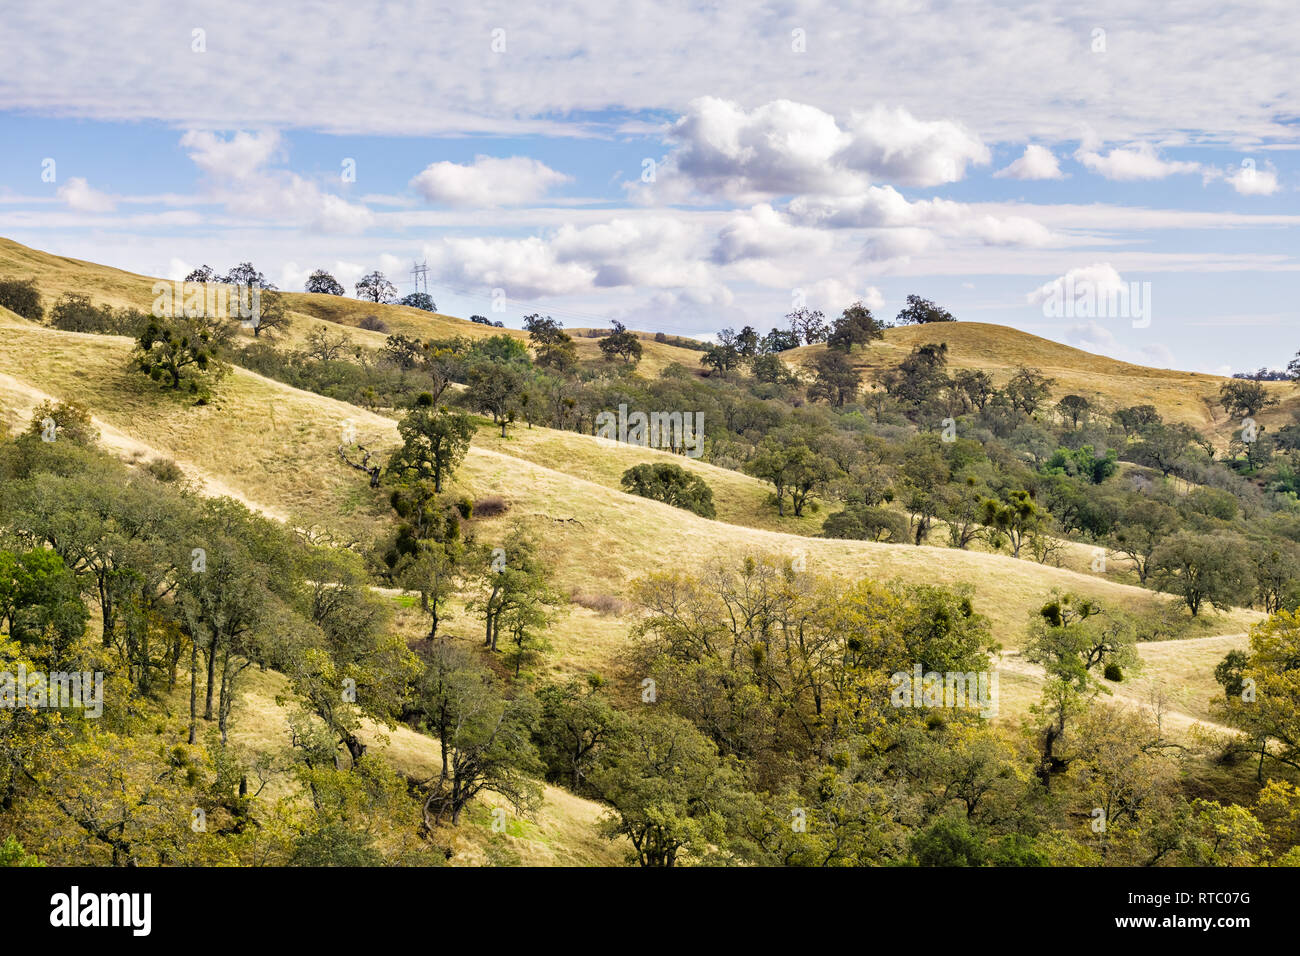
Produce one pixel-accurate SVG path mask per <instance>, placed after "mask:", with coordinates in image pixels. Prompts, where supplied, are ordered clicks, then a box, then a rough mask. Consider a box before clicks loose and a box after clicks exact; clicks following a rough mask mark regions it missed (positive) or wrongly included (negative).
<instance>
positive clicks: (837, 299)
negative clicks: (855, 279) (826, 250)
mask: <svg viewBox="0 0 1300 956" xmlns="http://www.w3.org/2000/svg"><path fill="white" fill-rule="evenodd" d="M799 291H800V292H802V293H803V294H804V298H805V300H806V301H807V303H808V307H809V308H811V309H821V310H822V311H823V312H825V313H826V316H827V318H835V317H836V316H838V315H839V313H840V311H841V310H843V309H845V308H847V307H848V306H850V305H852V304H853V303H854V302H861V303H862V304H863V305H865V306H866V307H867V308H868V309H870V310H871V311H872V312H879V311H880V310H881V309H883V308H884V307H885V297H884V295H883V294H882V293H881V291H880V290H879V289H877V288H876V287H875V286H873V285H856V286H855V285H854V284H852V283H851V282H842V281H840V280H839V279H819V280H818V281H817V282H814V283H812V284H810V285H808V286H807V287H806V288H803V289H800V290H799Z"/></svg>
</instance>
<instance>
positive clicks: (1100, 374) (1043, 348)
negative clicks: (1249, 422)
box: [785, 322, 1300, 440]
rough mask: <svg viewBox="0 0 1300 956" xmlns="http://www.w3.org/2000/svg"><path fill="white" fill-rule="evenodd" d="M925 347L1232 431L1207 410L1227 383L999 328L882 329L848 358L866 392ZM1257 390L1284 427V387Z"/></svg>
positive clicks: (799, 357)
mask: <svg viewBox="0 0 1300 956" xmlns="http://www.w3.org/2000/svg"><path fill="white" fill-rule="evenodd" d="M931 343H933V344H939V343H944V344H946V345H947V346H948V365H949V368H950V369H959V368H972V369H982V370H984V371H986V372H988V373H989V374H990V375H992V376H993V379H994V381H995V382H996V383H997V384H998V385H1003V384H1005V383H1006V381H1007V379H1009V378H1010V377H1011V376H1012V375H1013V374H1014V373H1015V370H1016V368H1017V367H1018V366H1020V365H1026V366H1029V367H1032V368H1037V369H1040V370H1042V371H1043V372H1044V373H1046V374H1047V375H1049V376H1051V377H1052V378H1054V379H1056V384H1055V386H1054V387H1053V389H1052V395H1053V398H1057V399H1059V398H1060V397H1061V396H1063V395H1067V394H1076V395H1082V396H1084V397H1085V398H1087V399H1088V400H1089V401H1091V402H1094V403H1097V404H1099V405H1100V406H1101V407H1103V408H1108V409H1115V408H1124V407H1127V406H1129V405H1144V404H1149V405H1154V406H1155V407H1156V409H1157V410H1158V411H1159V412H1160V414H1161V415H1162V416H1163V417H1164V418H1165V419H1166V420H1167V421H1171V422H1184V423H1186V424H1188V425H1192V426H1193V427H1195V428H1198V429H1201V430H1203V431H1206V432H1209V433H1212V434H1214V435H1215V436H1216V437H1217V438H1219V439H1225V440H1226V438H1227V436H1228V434H1229V433H1230V432H1231V431H1232V430H1233V427H1234V425H1235V426H1236V427H1240V423H1234V422H1233V421H1230V420H1229V419H1228V417H1227V415H1226V414H1224V411H1223V409H1222V408H1220V407H1219V406H1218V405H1217V404H1215V402H1216V401H1217V399H1218V394H1219V388H1220V386H1221V385H1222V384H1223V383H1224V382H1225V381H1228V379H1225V378H1223V377H1221V376H1218V375H1204V374H1201V373H1199V372H1180V371H1175V370H1171V369H1157V368H1147V367H1145V366H1141V365H1132V364H1130V363H1128V362H1121V361H1119V360H1118V359H1113V358H1107V357H1106V356H1104V355H1094V354H1092V353H1091V352H1085V351H1083V350H1082V349H1076V348H1072V347H1071V346H1068V345H1062V344H1061V343H1060V342H1053V341H1051V340H1050V339H1045V338H1042V337H1040V336H1037V335H1032V334H1030V333H1028V332H1022V331H1020V330H1018V329H1012V328H1007V327H1006V326H1002V325H989V324H986V323H983V322H939V323H933V324H930V325H911V326H902V327H899V328H895V329H887V330H886V331H885V337H884V340H883V341H877V342H873V343H871V345H870V346H868V347H866V348H859V349H855V350H854V351H853V353H852V355H851V357H850V358H851V361H852V362H853V364H854V365H855V366H857V367H858V368H861V369H863V370H864V371H865V372H866V376H865V381H866V383H867V384H868V385H869V384H870V381H871V375H872V374H873V373H875V372H877V371H879V370H881V369H884V368H889V367H892V366H895V365H897V364H898V363H899V362H901V361H902V360H903V359H904V358H905V357H906V356H907V354H908V352H910V351H911V350H912V349H913V348H914V347H915V346H918V345H925V344H931ZM825 349H826V346H824V345H809V346H804V347H803V348H800V349H796V350H794V351H793V352H787V353H785V358H786V359H787V360H788V361H790V362H791V364H794V365H797V366H804V365H807V364H808V363H809V362H810V361H811V360H812V359H813V358H815V357H816V356H817V355H819V354H820V353H822V352H824V351H825ZM1265 386H1266V387H1267V388H1268V390H1269V391H1270V392H1271V393H1272V394H1273V395H1274V396H1275V397H1277V398H1278V399H1279V400H1280V401H1281V404H1280V405H1278V406H1276V407H1273V408H1270V409H1266V410H1265V411H1264V412H1263V413H1261V415H1260V416H1259V421H1260V423H1261V424H1264V425H1266V426H1268V427H1273V428H1276V427H1278V426H1280V425H1282V424H1286V423H1289V422H1290V421H1291V420H1292V412H1293V411H1294V410H1295V409H1300V395H1296V394H1295V392H1296V390H1295V389H1294V388H1293V387H1292V386H1291V385H1290V384H1288V383H1284V382H1269V383H1265Z"/></svg>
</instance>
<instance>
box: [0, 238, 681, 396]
mask: <svg viewBox="0 0 1300 956" xmlns="http://www.w3.org/2000/svg"><path fill="white" fill-rule="evenodd" d="M0 277H13V278H20V279H26V278H34V279H35V280H36V283H37V285H38V287H39V288H40V290H41V295H42V296H43V297H44V299H45V301H46V306H47V308H48V307H49V306H50V305H53V304H54V302H55V301H57V300H58V298H59V297H60V296H62V295H65V294H67V293H81V294H83V295H89V296H90V298H91V299H92V300H93V301H94V302H95V303H96V304H105V303H106V304H108V305H111V306H113V307H114V308H123V307H129V308H135V309H142V310H145V311H148V310H149V309H150V307H151V305H152V303H153V300H154V295H153V292H152V289H153V285H154V283H155V282H157V281H158V279H156V278H151V277H149V276H142V275H137V274H135V273H133V272H125V271H123V270H121V269H114V268H111V267H109V266H102V265H98V264H96V263H93V262H84V261H82V260H80V259H71V258H68V257H66V256H55V255H51V254H50V253H47V252H41V251H40V250H37V249H31V248H28V247H27V246H24V245H20V244H19V243H16V242H13V241H12V240H10V239H4V238H0ZM285 305H286V308H287V309H288V310H289V314H290V317H291V318H293V319H294V320H295V321H294V327H293V328H292V330H291V332H290V334H289V339H288V340H289V341H290V342H295V343H296V342H301V341H302V339H303V338H304V337H305V336H306V334H307V332H308V331H310V330H311V329H312V328H315V327H318V326H322V325H325V326H328V327H332V328H334V329H335V330H337V329H338V328H339V327H342V328H343V329H345V330H346V331H347V334H348V335H349V337H350V338H351V339H352V340H353V341H354V342H356V343H357V344H359V345H365V346H368V347H370V348H379V347H381V346H382V345H383V344H384V338H385V334H386V333H383V332H374V331H369V330H366V329H362V328H359V325H360V323H361V321H362V320H363V319H365V318H366V317H367V316H373V317H376V318H378V319H380V320H381V321H382V322H383V323H384V325H386V326H387V327H388V329H389V331H391V332H400V333H404V334H406V335H414V336H418V337H421V338H449V337H452V336H456V335H463V336H466V337H468V338H471V339H476V338H487V337H488V336H492V335H500V334H505V335H509V336H512V337H514V338H517V339H520V340H525V341H526V340H527V338H528V333H526V332H524V331H522V330H520V329H498V328H494V327H491V326H486V325H480V324H478V323H475V322H470V321H468V320H467V319H460V318H455V317H453V316H450V315H442V314H440V313H430V312H424V311H421V310H420V309H412V308H408V307H406V306H400V305H380V304H377V303H374V302H363V301H361V300H359V299H354V298H351V297H350V296H334V295H319V294H310V293H306V292H290V291H286V292H285ZM574 331H575V332H577V331H582V330H574ZM640 338H641V342H642V347H643V349H644V354H643V357H642V359H641V363H640V365H639V366H638V371H639V372H640V373H641V374H643V375H658V374H659V372H660V371H661V370H663V369H664V368H666V367H668V366H669V365H671V364H672V363H673V362H679V363H681V364H682V365H684V366H686V367H687V368H689V369H692V370H699V369H700V353H699V352H697V351H694V350H692V349H685V348H681V347H679V346H675V345H669V344H667V343H663V342H656V341H654V337H653V336H651V335H649V334H645V333H640ZM596 342H597V340H596V339H595V338H592V337H588V336H582V335H577V336H575V338H574V343H575V345H576V346H577V349H578V357H579V358H580V359H599V358H602V357H603V356H602V353H601V351H600V347H599V346H598V345H597V344H596Z"/></svg>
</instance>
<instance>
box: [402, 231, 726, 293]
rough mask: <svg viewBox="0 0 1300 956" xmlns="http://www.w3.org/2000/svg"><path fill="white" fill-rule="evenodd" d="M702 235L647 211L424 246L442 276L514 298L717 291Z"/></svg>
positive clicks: (455, 283)
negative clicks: (600, 291) (537, 232)
mask: <svg viewBox="0 0 1300 956" xmlns="http://www.w3.org/2000/svg"><path fill="white" fill-rule="evenodd" d="M702 240H703V236H702V234H700V233H699V232H698V231H697V230H695V229H693V228H692V227H690V226H688V225H687V224H685V223H683V222H680V221H678V220H675V219H669V218H666V217H647V218H635V219H632V218H628V219H615V220H611V221H610V222H607V223H600V224H597V225H592V226H586V227H582V228H579V227H575V226H572V225H565V226H562V227H561V228H559V229H558V230H556V231H555V232H554V233H553V234H551V235H549V236H545V237H543V236H528V237H525V238H490V239H486V238H478V237H471V238H459V237H458V238H448V239H444V240H442V241H440V242H438V243H435V244H432V245H428V246H426V247H425V254H426V256H427V258H428V261H429V269H430V273H431V275H433V276H435V277H436V278H438V279H439V280H440V281H443V282H444V283H446V284H450V285H453V286H461V287H467V286H469V287H476V288H480V289H494V288H500V289H504V290H505V293H506V295H507V296H508V297H509V298H512V299H534V298H538V297H541V296H552V295H569V294H573V293H579V292H590V291H592V290H594V289H597V288H621V287H637V288H645V289H665V290H676V291H685V290H694V293H695V294H705V295H707V296H709V297H716V296H717V295H719V294H721V293H720V291H719V288H718V287H719V286H720V283H719V281H718V280H717V279H716V278H715V277H714V275H713V273H712V271H711V270H710V268H709V266H708V264H707V262H706V261H704V258H703V255H702V253H703V252H704V247H703V246H702Z"/></svg>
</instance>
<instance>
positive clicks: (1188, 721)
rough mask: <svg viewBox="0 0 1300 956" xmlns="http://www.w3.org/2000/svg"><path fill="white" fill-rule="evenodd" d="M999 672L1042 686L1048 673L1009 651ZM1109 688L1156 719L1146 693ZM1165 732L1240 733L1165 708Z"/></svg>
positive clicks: (1221, 636) (1118, 698)
mask: <svg viewBox="0 0 1300 956" xmlns="http://www.w3.org/2000/svg"><path fill="white" fill-rule="evenodd" d="M1244 636H1245V635H1236V634H1217V635H1214V636H1211V637H1190V638H1187V639H1186V641H1185V642H1184V641H1179V642H1177V643H1195V642H1208V641H1222V640H1224V639H1225V638H1229V637H1244ZM997 667H998V669H999V670H1003V671H1007V672H1009V673H1012V674H1020V675H1023V676H1025V677H1029V678H1031V679H1033V680H1034V681H1037V682H1041V681H1043V680H1044V679H1045V677H1046V672H1045V671H1044V670H1043V668H1042V666H1041V665H1039V664H1034V663H1031V662H1030V661H1027V660H1025V658H1024V657H1023V656H1022V655H1021V653H1020V652H1019V651H1007V652H1005V653H1003V654H1002V655H1001V658H1000V659H999V660H998V662H997ZM1106 688H1107V689H1108V690H1109V691H1110V692H1111V695H1110V699H1111V700H1114V701H1117V702H1121V703H1124V704H1128V705H1130V706H1133V707H1140V708H1142V709H1143V710H1145V711H1147V712H1148V713H1150V714H1152V715H1153V716H1154V715H1155V707H1153V706H1152V703H1151V700H1150V698H1149V697H1148V695H1147V693H1146V692H1145V689H1144V690H1134V689H1132V688H1130V687H1125V686H1124V685H1122V684H1114V683H1111V682H1110V681H1107V682H1106ZM1161 721H1162V729H1163V732H1164V733H1165V735H1166V736H1169V737H1180V736H1184V737H1185V736H1187V735H1189V734H1190V733H1191V732H1192V731H1193V730H1197V729H1199V730H1208V731H1212V732H1214V733H1221V734H1236V733H1237V731H1236V730H1235V729H1234V728H1232V727H1229V726H1228V725H1227V724H1220V723H1216V722H1215V721H1212V720H1205V719H1204V718H1201V717H1196V716H1193V715H1192V714H1189V713H1187V712H1186V711H1183V710H1179V709H1178V708H1177V707H1174V706H1172V705H1169V704H1166V706H1165V708H1164V712H1163V714H1162V715H1161Z"/></svg>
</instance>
